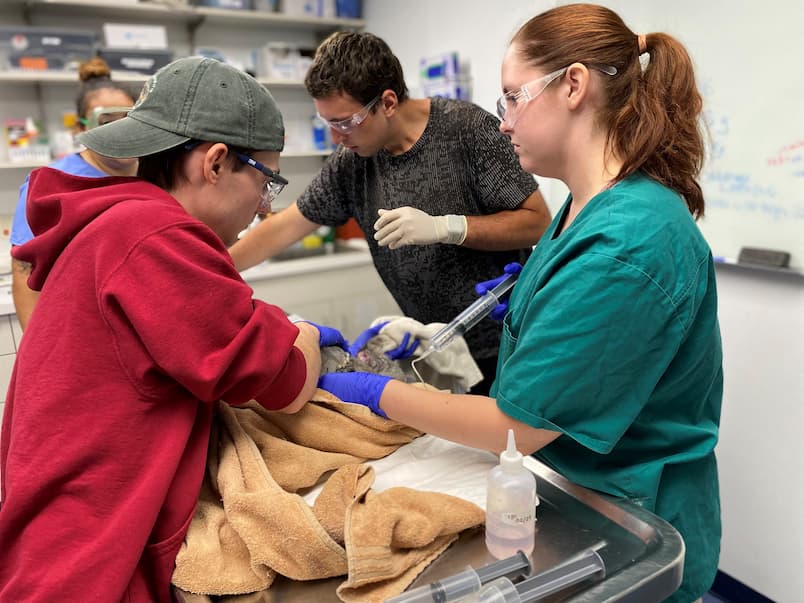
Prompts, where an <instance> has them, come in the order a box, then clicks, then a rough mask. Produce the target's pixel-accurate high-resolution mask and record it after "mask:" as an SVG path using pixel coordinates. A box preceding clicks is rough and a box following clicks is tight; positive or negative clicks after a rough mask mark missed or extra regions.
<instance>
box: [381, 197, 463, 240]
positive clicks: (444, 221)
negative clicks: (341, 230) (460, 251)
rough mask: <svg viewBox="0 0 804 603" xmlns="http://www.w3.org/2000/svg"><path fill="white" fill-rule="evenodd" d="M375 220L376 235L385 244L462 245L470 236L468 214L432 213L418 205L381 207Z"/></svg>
mask: <svg viewBox="0 0 804 603" xmlns="http://www.w3.org/2000/svg"><path fill="white" fill-rule="evenodd" d="M377 213H379V214H380V217H379V219H378V220H377V221H376V222H375V223H374V230H375V231H376V232H375V233H374V238H375V239H376V240H377V242H378V243H379V244H380V246H381V247H385V246H386V245H387V246H388V248H389V249H398V248H399V247H403V246H405V245H431V244H433V243H448V244H450V245H460V244H461V243H463V241H464V239H465V238H466V216H457V215H455V214H448V215H446V216H431V215H429V214H427V213H425V212H423V211H422V210H420V209H416V208H415V207H399V208H397V209H381V210H379V211H378V212H377Z"/></svg>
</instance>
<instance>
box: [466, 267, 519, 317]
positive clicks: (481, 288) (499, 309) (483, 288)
mask: <svg viewBox="0 0 804 603" xmlns="http://www.w3.org/2000/svg"><path fill="white" fill-rule="evenodd" d="M503 270H504V271H505V274H503V275H501V276H498V277H497V278H493V279H491V280H489V281H482V282H479V283H477V284H476V285H475V293H477V294H478V295H481V296H482V295H485V294H486V293H488V292H489V291H491V290H492V289H494V287H496V286H497V285H499V284H500V283H501V282H502V281H503V280H504V279H506V278H508V277H509V276H511V275H513V274H519V273H520V272H522V264H520V263H518V262H511V263H510V264H506V265H505V268H504V269H503ZM506 312H508V296H506V298H505V299H504V300H502V301H501V302H500V303H499V304H497V305H496V306H494V309H493V310H492V311H491V312H489V317H490V318H492V319H493V320H502V319H503V318H505V313H506Z"/></svg>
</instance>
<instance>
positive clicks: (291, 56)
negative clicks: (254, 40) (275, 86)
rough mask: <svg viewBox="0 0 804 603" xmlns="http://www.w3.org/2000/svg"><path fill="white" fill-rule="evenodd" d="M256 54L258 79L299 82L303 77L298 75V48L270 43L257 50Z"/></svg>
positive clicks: (299, 56) (299, 55)
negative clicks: (266, 78)
mask: <svg viewBox="0 0 804 603" xmlns="http://www.w3.org/2000/svg"><path fill="white" fill-rule="evenodd" d="M256 54H257V57H256V59H257V60H256V63H257V64H256V68H257V76H258V77H268V78H274V79H278V80H292V81H299V80H300V79H301V78H302V77H303V76H300V75H299V61H300V59H301V54H300V53H299V50H298V48H295V47H293V46H290V45H288V44H282V43H278V42H272V43H270V44H267V45H265V46H263V47H262V48H259V49H257V53H256Z"/></svg>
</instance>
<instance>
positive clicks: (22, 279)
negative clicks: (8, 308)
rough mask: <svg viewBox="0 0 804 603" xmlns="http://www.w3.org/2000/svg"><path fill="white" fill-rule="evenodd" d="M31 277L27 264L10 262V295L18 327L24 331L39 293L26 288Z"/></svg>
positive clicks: (15, 261) (29, 267) (16, 261)
mask: <svg viewBox="0 0 804 603" xmlns="http://www.w3.org/2000/svg"><path fill="white" fill-rule="evenodd" d="M30 275H31V265H30V264H29V263H28V262H20V261H19V260H15V259H13V258H12V260H11V295H12V298H13V300H14V309H15V311H16V313H17V319H18V320H19V321H20V326H21V327H22V329H23V330H25V329H26V328H27V326H28V321H29V320H30V319H31V313H32V312H33V309H34V306H36V302H37V301H38V300H39V292H38V291H34V290H33V289H31V288H29V287H28V277H29V276H30Z"/></svg>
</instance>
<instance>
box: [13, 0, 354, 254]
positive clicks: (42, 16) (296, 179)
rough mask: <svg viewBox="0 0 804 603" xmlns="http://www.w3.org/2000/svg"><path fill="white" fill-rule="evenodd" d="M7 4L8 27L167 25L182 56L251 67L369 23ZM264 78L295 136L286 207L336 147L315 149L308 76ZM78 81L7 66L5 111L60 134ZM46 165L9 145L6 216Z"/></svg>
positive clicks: (51, 0)
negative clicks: (31, 175) (261, 52)
mask: <svg viewBox="0 0 804 603" xmlns="http://www.w3.org/2000/svg"><path fill="white" fill-rule="evenodd" d="M1 4H2V5H0V22H2V23H3V24H4V25H34V26H39V27H53V28H66V29H81V30H89V31H94V32H95V34H96V36H97V39H98V40H101V39H102V36H101V35H102V26H103V24H104V23H107V22H108V23H137V24H146V25H163V26H164V27H165V28H166V31H167V38H168V44H169V46H170V49H171V50H172V51H173V53H174V56H175V57H180V56H187V55H191V54H194V53H195V52H196V49H198V48H214V49H217V50H219V51H220V52H222V53H223V54H224V56H225V57H226V58H227V59H228V60H229V61H230V62H232V63H233V64H236V65H238V66H245V67H250V66H252V65H253V63H254V58H253V52H252V51H253V50H254V49H257V48H261V47H263V46H265V45H266V44H268V43H272V42H277V43H284V44H292V45H295V46H299V47H306V48H315V47H316V46H317V44H318V43H319V42H320V41H321V39H322V38H323V36H325V35H326V34H328V33H330V32H332V31H335V30H340V29H361V28H362V27H363V26H364V21H362V20H360V19H340V18H317V17H293V16H288V15H285V14H281V13H271V12H263V11H256V10H229V9H216V8H207V7H201V6H198V7H196V6H187V5H185V4H184V3H183V2H181V0H145V1H142V0H141V1H140V2H133V1H132V0H105V1H104V0H73V1H66V0H3V2H2V3H1ZM112 77H113V79H115V80H116V81H118V82H121V83H126V84H128V85H130V86H131V87H132V88H133V89H134V91H136V90H137V89H138V87H139V86H140V85H141V84H142V83H144V82H145V80H146V79H147V76H145V75H142V76H140V75H131V74H123V73H113V74H112ZM258 79H259V80H260V81H261V83H263V84H264V85H266V86H267V87H268V88H269V90H271V92H272V94H273V95H274V97H275V98H276V100H277V102H278V103H279V106H280V109H281V111H282V114H283V116H284V118H285V128H286V131H287V134H288V142H289V144H288V149H287V151H286V152H284V153H283V154H282V170H283V175H286V176H287V177H288V180H289V181H290V185H289V186H288V187H287V188H286V191H285V192H284V193H283V195H282V197H281V198H280V200H279V202H280V205H279V207H281V203H282V202H283V201H284V202H285V203H288V202H290V201H292V200H293V199H294V198H296V197H297V196H298V195H299V194H300V193H301V192H302V190H303V189H304V187H305V185H306V184H307V183H308V182H309V181H310V179H311V178H312V177H313V176H314V175H315V174H316V173H317V171H318V170H319V169H320V167H321V161H322V157H324V156H326V155H328V154H329V152H328V151H318V150H313V146H312V132H311V126H310V120H311V118H312V116H313V114H314V112H315V110H314V108H313V105H312V101H311V100H310V98H309V96H308V95H307V93H306V91H305V89H304V85H303V82H302V81H301V80H299V81H288V80H280V79H270V78H258ZM77 86H78V81H77V77H76V75H75V74H74V73H61V72H24V71H20V72H9V71H6V72H0V117H1V118H3V119H7V118H11V117H14V118H19V117H26V116H28V115H31V116H32V117H35V118H38V119H39V120H40V122H41V123H42V124H43V125H44V126H45V127H46V128H47V130H48V131H49V132H53V131H55V130H56V129H58V127H59V125H60V122H61V114H62V111H65V110H70V109H74V106H75V94H76V90H77ZM297 141H300V142H297ZM290 143H293V144H290ZM3 144H4V145H5V141H3ZM38 165H41V164H38V163H28V164H9V162H8V161H7V154H6V152H5V148H3V149H0V215H3V216H6V217H7V216H10V215H11V214H13V211H14V206H15V204H16V200H17V194H18V192H17V189H18V187H19V185H20V183H21V182H22V180H23V179H24V178H25V175H26V174H27V172H29V171H30V170H31V169H32V168H34V167H37V166H38ZM0 230H2V229H0ZM6 236H7V235H6ZM0 253H2V251H0Z"/></svg>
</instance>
